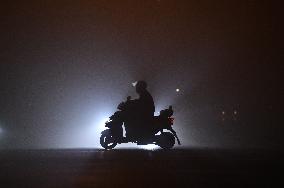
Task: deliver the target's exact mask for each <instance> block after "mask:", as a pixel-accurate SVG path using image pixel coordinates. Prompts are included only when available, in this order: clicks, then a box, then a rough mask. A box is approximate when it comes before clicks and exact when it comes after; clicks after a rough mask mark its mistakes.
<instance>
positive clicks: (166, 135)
mask: <svg viewBox="0 0 284 188" xmlns="http://www.w3.org/2000/svg"><path fill="white" fill-rule="evenodd" d="M157 145H158V146H160V147H161V148H163V149H171V148H173V147H174V145H175V136H174V135H173V134H172V133H170V132H163V133H162V134H161V135H159V137H158V139H157Z"/></svg>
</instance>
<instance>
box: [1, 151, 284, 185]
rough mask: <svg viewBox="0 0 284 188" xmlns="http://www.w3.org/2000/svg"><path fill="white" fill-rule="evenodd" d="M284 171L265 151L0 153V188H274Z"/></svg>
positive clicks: (279, 160)
mask: <svg viewBox="0 0 284 188" xmlns="http://www.w3.org/2000/svg"><path fill="white" fill-rule="evenodd" d="M283 167H284V163H283V154H282V153H280V152H277V151H267V150H266V151H264V150H234V151H233V150H213V149H211V150H209V149H207V150H205V149H203V150H201V149H187V150H186V149H176V150H170V151H164V150H154V151H149V150H142V149H140V150H138V149H137V150H136V149H116V150H112V151H105V150H96V149H68V150H0V187H1V188H6V187H17V188H22V187H28V188H33V187H35V188H45V187H46V188H50V187H54V188H55V187H56V188H58V187H68V188H71V187H80V188H81V187H82V188H84V187H95V188H97V187H104V188H108V187H112V188H116V187H124V188H127V187H147V188H148V187H156V188H158V187H259V186H261V187H275V186H276V183H277V182H280V183H281V181H282V180H283V173H281V171H282V172H283V169H284V168H283ZM281 178H282V179H281ZM277 187H278V186H277Z"/></svg>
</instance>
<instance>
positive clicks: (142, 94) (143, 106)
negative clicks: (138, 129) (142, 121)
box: [134, 81, 155, 119]
mask: <svg viewBox="0 0 284 188" xmlns="http://www.w3.org/2000/svg"><path fill="white" fill-rule="evenodd" d="M135 88H136V92H137V94H138V95H139V98H138V99H136V100H134V101H135V103H136V108H137V110H138V112H139V113H140V114H141V116H142V117H144V118H146V119H148V118H153V116H154V112H155V104H154V100H153V97H152V96H151V94H150V93H149V92H148V90H147V83H146V82H145V81H138V82H137V84H136V85H135Z"/></svg>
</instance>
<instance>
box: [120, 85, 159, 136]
mask: <svg viewBox="0 0 284 188" xmlns="http://www.w3.org/2000/svg"><path fill="white" fill-rule="evenodd" d="M135 88H136V92H137V94H138V95H139V98H138V99H134V100H131V101H129V103H130V104H131V107H130V108H129V109H130V110H131V112H130V113H131V115H132V116H131V117H130V118H129V121H128V122H131V123H130V126H128V125H127V124H126V126H125V127H126V134H127V137H143V138H145V137H149V136H150V135H149V132H150V130H151V127H150V126H151V122H152V121H153V117H154V112H155V105H154V100H153V97H152V96H151V94H150V93H149V92H148V91H147V83H146V82H145V81H138V82H137V83H136V85H135Z"/></svg>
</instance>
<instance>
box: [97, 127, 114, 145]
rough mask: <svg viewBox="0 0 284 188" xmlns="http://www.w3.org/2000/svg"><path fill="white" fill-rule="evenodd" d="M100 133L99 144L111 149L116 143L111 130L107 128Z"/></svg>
mask: <svg viewBox="0 0 284 188" xmlns="http://www.w3.org/2000/svg"><path fill="white" fill-rule="evenodd" d="M101 134H102V135H101V137H100V144H101V146H102V147H103V148H105V149H113V148H114V147H115V146H116V145H117V142H116V141H115V139H114V138H113V136H112V135H111V131H110V130H109V129H107V130H104V131H103V132H102V133H101Z"/></svg>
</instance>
